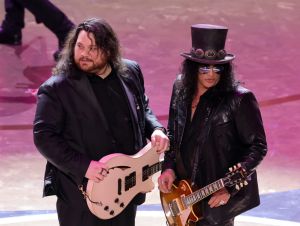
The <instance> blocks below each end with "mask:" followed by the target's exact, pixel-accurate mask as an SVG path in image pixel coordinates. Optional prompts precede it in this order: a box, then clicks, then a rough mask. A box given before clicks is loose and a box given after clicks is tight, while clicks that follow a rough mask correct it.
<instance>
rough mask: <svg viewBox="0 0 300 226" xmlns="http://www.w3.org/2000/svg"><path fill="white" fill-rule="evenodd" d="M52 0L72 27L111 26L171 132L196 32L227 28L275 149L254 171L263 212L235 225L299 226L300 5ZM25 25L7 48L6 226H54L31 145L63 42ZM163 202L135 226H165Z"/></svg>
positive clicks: (0, 207) (148, 206)
mask: <svg viewBox="0 0 300 226" xmlns="http://www.w3.org/2000/svg"><path fill="white" fill-rule="evenodd" d="M53 2H54V3H55V4H57V6H58V7H60V8H61V9H62V10H63V11H64V12H65V13H66V14H67V15H68V16H69V17H70V18H71V19H72V20H73V21H74V22H75V23H79V22H81V21H82V20H83V19H85V18H88V17H103V18H105V19H106V20H107V21H108V22H109V23H110V24H111V25H112V27H113V28H114V29H115V31H116V32H117V34H118V36H119V39H120V41H121V45H122V46H123V48H122V51H123V54H124V57H126V58H129V59H133V60H136V61H137V62H138V63H139V64H140V65H141V68H142V70H143V73H144V76H145V88H146V92H147V94H148V96H149V97H150V105H151V107H152V108H153V110H154V112H155V113H156V114H157V115H158V116H159V118H160V119H161V121H162V123H163V124H164V125H166V122H167V115H168V106H169V100H170V94H171V88H172V83H173V81H174V79H175V77H176V74H177V72H178V68H179V67H180V62H181V61H182V58H181V57H180V55H179V54H180V53H181V52H185V51H189V50H190V47H191V39H190V25H192V24H196V23H213V24H220V25H226V26H228V27H229V33H228V42H227V46H226V49H227V51H228V52H230V53H234V54H235V55H236V59H235V61H234V63H235V65H236V77H237V78H238V79H239V80H241V81H242V82H244V86H245V87H247V88H249V89H251V90H252V91H253V92H254V93H255V94H256V97H257V99H258V101H259V103H260V106H261V112H262V116H263V121H264V125H265V129H266V134H267V140H268V146H269V152H268V155H267V156H266V158H265V159H264V161H263V162H262V164H261V165H260V166H259V167H258V169H257V170H258V177H259V187H260V193H261V201H262V202H261V205H260V206H259V207H257V208H255V209H253V210H251V211H249V212H246V213H244V214H243V215H241V216H239V217H237V220H236V222H237V223H236V225H237V226H250V225H251V226H258V225H260V226H273V225H276V226H278V225H280V226H290V225H293V226H300V208H299V206H298V204H299V203H300V176H299V173H300V151H299V146H300V139H299V131H300V114H299V112H300V92H299V85H300V77H299V72H300V64H299V60H300V52H299V47H300V42H299V39H300V29H299V27H300V24H299V23H300V22H299V21H300V16H299V15H300V14H299V10H298V9H299V7H300V2H299V1H298V0H282V1H274V0H244V1H240V0H231V1H225V0H220V1H211V0H201V1H197V0H190V1H181V0H172V1H171V0H167V1H160V0H151V1H138V0H128V1H121V0H111V1H101V0H100V1H94V0H85V1H78V0H64V1H59V0H55V1H53ZM3 18H4V6H3V4H2V5H0V20H2V19H3ZM25 21H26V27H25V29H23V45H21V46H17V47H16V46H14V47H13V46H7V45H0V154H1V158H0V200H1V202H0V225H12V226H15V225H22V226H27V225H28V226H29V225H30V226H50V225H51V226H56V225H58V223H57V220H56V214H55V198H53V197H49V198H42V197H41V196H42V185H43V182H42V178H43V173H44V167H45V160H44V159H43V157H42V156H41V155H40V154H39V153H38V152H37V151H36V149H35V147H34V145H33V138H32V121H33V116H34V112H35V103H36V97H35V95H34V93H35V91H36V89H37V88H38V87H39V85H40V84H41V83H42V82H43V81H45V80H46V79H47V78H48V77H49V75H50V73H51V68H52V67H53V66H54V63H55V62H54V61H53V58H52V54H53V52H54V51H55V50H56V48H57V40H56V38H55V36H54V35H53V34H52V33H51V32H50V31H49V30H47V29H46V28H45V27H44V26H43V25H42V24H36V23H35V20H34V17H33V16H32V15H31V14H30V13H29V12H28V11H26V17H25ZM156 177H157V175H156V176H155V177H154V178H153V179H154V181H156ZM159 203H160V202H159V196H158V190H157V188H156V189H155V190H154V191H153V192H151V193H149V194H148V196H147V201H146V203H145V204H144V205H142V206H140V208H139V211H138V217H137V226H139V225H144V226H152V225H165V223H164V222H165V220H164V216H163V213H162V211H161V208H160V204H159Z"/></svg>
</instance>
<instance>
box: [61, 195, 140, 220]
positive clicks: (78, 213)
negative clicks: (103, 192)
mask: <svg viewBox="0 0 300 226" xmlns="http://www.w3.org/2000/svg"><path fill="white" fill-rule="evenodd" d="M56 209H57V214H58V220H59V225H60V226H135V217H136V211H137V205H136V204H134V203H132V202H131V203H130V204H129V205H128V206H127V207H126V208H125V210H123V211H122V212H121V213H120V214H119V215H118V216H116V217H115V218H112V219H109V220H101V219H99V218H97V217H96V216H95V215H93V214H92V213H91V212H90V211H89V210H88V209H87V210H85V211H82V210H79V209H78V208H76V207H71V206H68V205H67V204H66V203H65V202H64V201H63V200H61V199H58V200H57V203H56Z"/></svg>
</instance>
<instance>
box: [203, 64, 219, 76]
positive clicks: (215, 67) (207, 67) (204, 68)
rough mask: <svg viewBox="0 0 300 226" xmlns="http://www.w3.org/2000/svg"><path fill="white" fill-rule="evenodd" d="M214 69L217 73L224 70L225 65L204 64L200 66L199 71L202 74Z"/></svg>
mask: <svg viewBox="0 0 300 226" xmlns="http://www.w3.org/2000/svg"><path fill="white" fill-rule="evenodd" d="M210 70H212V71H213V72H215V73H220V72H221V71H223V70H224V67H223V66H222V65H209V66H202V67H199V69H198V71H199V72H200V73H201V74H208V73H209V72H210Z"/></svg>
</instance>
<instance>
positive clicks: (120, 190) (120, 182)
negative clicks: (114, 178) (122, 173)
mask: <svg viewBox="0 0 300 226" xmlns="http://www.w3.org/2000/svg"><path fill="white" fill-rule="evenodd" d="M121 194H122V180H121V179H120V178H119V179H118V195H121Z"/></svg>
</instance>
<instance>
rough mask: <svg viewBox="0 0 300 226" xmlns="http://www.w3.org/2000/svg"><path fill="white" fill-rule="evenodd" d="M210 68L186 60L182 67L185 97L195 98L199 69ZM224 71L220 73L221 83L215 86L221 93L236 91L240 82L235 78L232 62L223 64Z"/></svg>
mask: <svg viewBox="0 0 300 226" xmlns="http://www.w3.org/2000/svg"><path fill="white" fill-rule="evenodd" d="M202 66H209V65H207V64H202V63H198V62H194V61H191V60H189V59H185V60H184V61H183V62H182V65H181V69H180V71H181V74H182V76H183V78H182V81H183V82H182V85H183V88H184V89H185V94H186V95H185V97H186V98H187V99H189V100H191V99H192V98H193V95H194V94H195V92H196V88H197V79H198V70H199V67H202ZM222 67H223V70H222V71H221V72H220V81H219V82H218V83H217V85H216V86H215V89H216V90H218V91H219V92H229V91H233V90H234V89H236V87H237V86H238V84H239V82H238V81H236V80H235V78H234V72H233V65H232V63H231V62H228V63H225V64H222Z"/></svg>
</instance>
